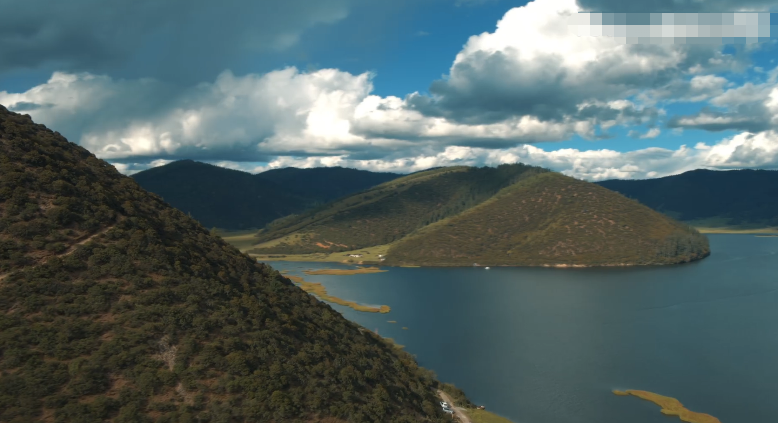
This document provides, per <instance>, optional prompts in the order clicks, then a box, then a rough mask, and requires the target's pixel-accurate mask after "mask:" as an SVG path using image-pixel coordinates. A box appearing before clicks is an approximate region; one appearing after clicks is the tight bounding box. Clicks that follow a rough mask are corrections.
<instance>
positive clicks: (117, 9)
mask: <svg viewBox="0 0 778 423" xmlns="http://www.w3.org/2000/svg"><path fill="white" fill-rule="evenodd" d="M351 2H352V0H317V1H309V0H261V1H250V0H221V1H212V0H165V1H160V0H115V1H110V2H106V1H103V0H68V1H45V0H0V11H2V12H1V13H0V72H3V71H9V70H13V69H25V68H27V69H30V68H42V67H47V66H48V67H52V68H56V70H63V71H91V72H108V73H113V72H110V71H112V70H117V69H121V70H126V69H127V68H136V69H137V70H138V72H137V73H138V74H139V75H133V76H153V77H159V76H166V77H173V76H178V77H181V78H186V77H187V76H190V75H198V76H203V75H209V76H211V77H212V74H213V73H218V72H220V71H222V70H224V69H225V68H226V67H228V65H229V63H228V62H229V61H230V59H233V58H234V57H235V56H236V55H239V54H251V53H261V52H266V51H272V50H277V49H283V48H285V47H288V46H290V45H292V44H294V43H295V41H296V39H297V37H298V36H299V35H300V33H301V32H302V31H303V30H305V29H307V28H309V27H311V26H313V25H315V24H319V23H331V22H335V21H338V20H340V19H342V18H344V17H345V16H346V15H347V14H348V7H349V4H350V3H351Z"/></svg>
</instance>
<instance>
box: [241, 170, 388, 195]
mask: <svg viewBox="0 0 778 423" xmlns="http://www.w3.org/2000/svg"><path fill="white" fill-rule="evenodd" d="M401 176H402V175H400V174H398V173H389V172H370V171H367V170H358V169H348V168H343V167H339V166H336V167H316V168H309V169H299V168H296V167H286V168H282V169H271V170H267V171H265V172H262V173H258V174H257V175H256V176H255V177H256V178H258V179H265V180H268V181H273V182H275V183H277V184H279V185H282V186H283V187H284V188H286V189H288V190H290V191H292V192H294V193H296V194H299V195H302V196H304V197H305V198H309V199H311V200H314V201H317V202H320V203H327V202H330V201H333V200H336V199H338V198H341V197H344V196H346V195H350V194H353V193H356V192H360V191H363V190H366V189H368V188H372V187H374V186H376V185H379V184H382V183H384V182H388V181H391V180H393V179H397V178H399V177H401Z"/></svg>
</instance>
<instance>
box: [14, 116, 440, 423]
mask: <svg viewBox="0 0 778 423" xmlns="http://www.w3.org/2000/svg"><path fill="white" fill-rule="evenodd" d="M439 386H440V384H439V383H438V382H437V381H436V380H435V379H434V377H433V376H432V374H431V372H429V371H426V370H424V369H422V368H420V367H418V365H417V364H416V362H415V361H414V359H413V358H412V357H411V356H410V355H409V354H407V353H405V352H403V351H402V350H400V349H398V348H396V347H395V346H394V345H392V344H391V342H389V341H386V340H384V339H382V338H380V337H378V336H376V335H374V334H372V333H371V332H370V331H367V330H364V329H363V328H361V327H359V326H358V325H356V324H354V323H351V322H349V321H348V320H346V319H345V318H343V317H342V316H341V315H340V314H339V313H337V312H336V311H334V310H333V309H332V308H330V307H329V306H328V305H326V304H324V303H322V302H321V301H319V300H318V299H316V298H315V297H313V296H311V295H309V294H308V293H306V292H304V291H303V290H302V289H300V288H299V287H297V286H295V285H294V283H293V282H292V281H290V280H289V279H288V278H286V277H284V276H283V275H281V274H280V273H279V272H277V271H276V270H274V269H272V268H271V267H269V266H267V265H264V264H260V263H257V262H256V261H255V260H254V259H252V258H251V257H249V256H247V255H245V254H242V253H240V252H239V251H238V250H237V249H235V248H234V247H232V246H230V245H228V244H227V243H225V242H224V241H223V240H221V239H220V238H218V237H216V236H213V235H211V234H210V233H209V231H208V230H207V229H206V228H204V227H203V226H202V225H201V224H200V223H198V222H197V221H195V220H194V219H192V218H190V217H188V216H187V214H186V213H184V212H182V211H179V210H176V209H174V208H172V207H170V206H169V205H168V204H167V203H166V202H165V201H163V200H162V198H161V197H159V196H157V195H154V194H150V193H148V192H146V191H145V190H143V189H142V188H141V187H140V186H139V185H138V184H137V183H136V182H135V181H134V180H133V179H132V178H129V177H126V176H123V175H121V174H119V173H118V172H117V171H116V169H115V168H114V167H113V166H111V165H109V164H108V163H106V162H105V161H102V160H99V159H97V158H96V157H95V156H94V155H92V154H91V153H89V152H88V151H87V150H85V149H83V148H81V147H79V146H77V145H75V144H72V143H69V142H68V141H67V140H65V139H64V138H63V137H62V136H60V135H59V134H58V133H54V132H52V131H50V130H49V129H47V128H45V127H44V126H42V125H36V124H34V123H33V122H32V121H31V119H30V118H29V116H23V115H18V114H14V113H10V112H8V111H7V110H6V109H5V108H3V107H0V422H32V421H44V422H102V421H114V422H194V421H197V422H233V421H236V422H237V421H263V422H282V421H283V422H301V423H302V422H306V423H309V422H327V423H338V422H356V421H358V422H404V423H411V422H443V421H450V419H449V418H448V417H447V416H445V415H444V414H443V413H442V412H441V411H440V407H439V406H438V405H437V401H438V399H437V397H436V393H435V390H436V389H437V388H438V387H439Z"/></svg>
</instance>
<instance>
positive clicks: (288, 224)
mask: <svg viewBox="0 0 778 423" xmlns="http://www.w3.org/2000/svg"><path fill="white" fill-rule="evenodd" d="M542 172H547V171H546V170H544V169H540V168H536V167H531V166H526V165H521V164H517V165H502V166H499V167H497V168H492V167H483V168H471V167H464V166H461V167H448V168H440V169H434V170H429V171H425V172H419V173H415V174H412V175H408V176H405V177H402V178H399V179H395V180H393V181H390V182H387V183H384V184H381V185H379V186H376V187H374V188H372V189H369V190H367V191H364V192H361V193H359V194H355V195H352V196H350V197H347V198H344V199H341V200H338V201H335V202H332V203H330V204H327V205H325V206H323V207H319V208H317V209H314V210H310V211H307V212H305V213H302V214H300V215H297V216H289V217H287V218H283V219H279V220H277V221H275V222H272V223H271V224H269V225H268V226H267V228H266V229H265V230H263V231H261V232H260V233H259V234H258V238H257V241H258V242H267V241H272V242H271V243H269V244H265V245H260V246H259V248H256V249H253V250H251V252H252V253H257V254H263V253H291V254H295V253H312V252H332V251H348V250H352V249H356V248H363V247H368V246H373V245H381V244H387V243H390V242H393V241H395V240H398V239H400V238H402V237H404V236H405V235H407V234H409V233H411V232H413V231H415V230H417V229H419V228H422V227H424V226H426V225H429V224H431V223H434V222H437V221H439V220H441V219H444V218H446V217H449V216H453V215H455V214H457V213H460V212H461V211H463V210H466V209H468V208H470V207H473V206H475V205H477V204H479V203H481V202H482V201H485V200H486V199H488V198H489V197H491V196H492V195H494V194H495V193H496V192H497V191H499V190H500V189H502V188H504V187H506V186H508V185H510V184H511V183H513V182H515V181H517V180H519V179H521V178H523V177H527V176H529V175H533V174H536V173H542Z"/></svg>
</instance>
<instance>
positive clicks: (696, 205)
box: [598, 169, 778, 226]
mask: <svg viewBox="0 0 778 423" xmlns="http://www.w3.org/2000/svg"><path fill="white" fill-rule="evenodd" d="M598 185H601V186H603V187H605V188H608V189H610V190H613V191H617V192H619V193H621V194H623V195H625V196H627V197H630V198H634V199H635V200H638V201H640V202H641V203H643V204H645V205H647V206H648V207H651V208H652V209H654V210H657V211H661V212H663V213H667V214H668V215H670V216H673V217H675V218H676V219H681V220H687V221H691V220H699V219H710V218H721V219H724V220H726V221H728V223H729V224H732V225H763V226H778V171H775V170H727V171H714V170H704V169H698V170H692V171H689V172H685V173H682V174H680V175H673V176H667V177H664V178H656V179H645V180H609V181H602V182H598Z"/></svg>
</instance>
